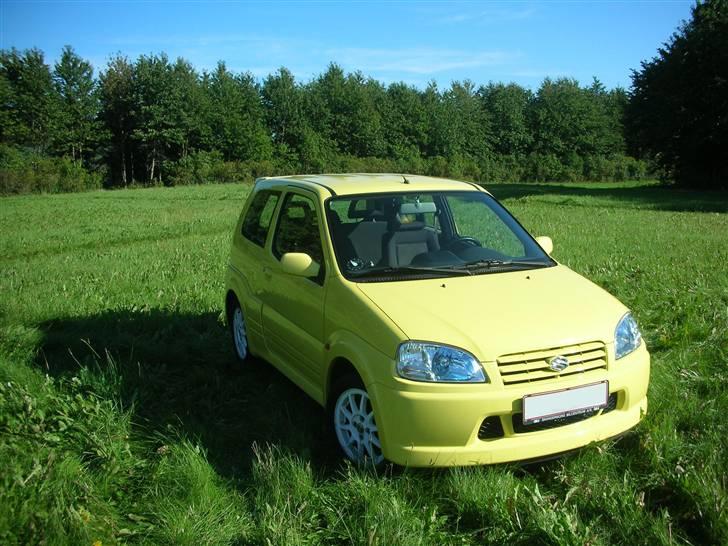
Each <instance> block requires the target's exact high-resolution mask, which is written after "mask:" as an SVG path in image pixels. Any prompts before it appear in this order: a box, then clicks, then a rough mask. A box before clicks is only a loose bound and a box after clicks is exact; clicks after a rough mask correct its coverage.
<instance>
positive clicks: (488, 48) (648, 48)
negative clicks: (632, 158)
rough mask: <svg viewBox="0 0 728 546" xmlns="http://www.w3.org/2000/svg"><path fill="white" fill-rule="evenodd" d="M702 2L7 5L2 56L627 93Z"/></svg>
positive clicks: (11, 1)
mask: <svg viewBox="0 0 728 546" xmlns="http://www.w3.org/2000/svg"><path fill="white" fill-rule="evenodd" d="M691 5H692V2H691V1H682V0H678V1H617V0H612V1H590V2H587V1H550V2H547V1H542V2H530V1H522V2H519V1H515V2H503V1H499V2H495V1H494V2H477V1H469V2H441V1H427V2H424V1H421V2H412V1H399V2H375V1H366V2H361V1H348V2H343V1H317V2H315V1H278V2H237V1H224V2H199V1H187V2H155V1H139V2H117V1H84V0H80V1H73V2H67V1H34V0H24V1H16V0H0V48H4V49H5V48H10V47H16V48H18V49H25V48H28V47H38V48H40V49H42V50H43V51H45V53H46V58H47V60H48V61H49V62H53V61H55V59H57V58H58V56H59V53H60V51H61V48H62V47H63V46H64V45H65V44H70V45H72V46H73V47H74V48H75V49H76V51H77V52H78V53H79V54H80V55H82V56H83V57H85V58H86V59H89V60H90V61H91V62H92V63H93V65H94V67H95V68H96V69H97V70H98V69H99V68H103V67H104V66H105V64H106V61H107V59H108V58H109V55H111V54H113V53H115V52H122V53H124V54H126V55H128V56H129V57H131V58H135V57H137V56H139V55H141V54H149V53H157V52H161V51H165V52H166V53H167V54H168V55H169V56H170V57H177V56H182V57H184V58H186V59H188V60H189V61H191V62H192V64H193V65H194V66H195V67H197V68H198V69H200V70H202V69H211V68H213V67H214V66H215V64H216V63H217V61H218V60H220V59H222V60H224V61H225V62H226V63H227V65H228V67H229V68H231V69H232V70H234V71H250V72H252V73H253V74H254V75H256V76H258V77H264V76H265V75H266V74H268V73H270V72H272V71H275V70H276V69H277V68H278V67H280V66H286V67H287V68H289V69H290V70H291V71H292V72H293V73H294V74H295V75H296V77H297V78H299V79H301V80H304V81H305V80H309V79H310V78H312V77H314V76H316V75H317V74H320V73H321V72H322V71H324V70H325V69H326V66H327V64H328V63H329V62H331V61H335V62H338V63H339V64H340V65H342V66H343V67H344V68H345V69H346V70H349V71H353V70H361V71H362V72H363V73H364V74H366V75H368V76H372V77H374V78H377V79H379V80H381V81H384V82H386V83H389V82H392V81H405V82H407V83H411V84H413V85H417V86H419V87H422V86H424V85H426V84H427V82H428V81H430V80H433V79H434V80H436V81H437V82H438V84H440V85H441V86H447V85H448V84H449V83H450V81H452V80H463V79H471V80H473V81H474V82H476V83H486V82H488V81H504V82H509V81H514V82H517V83H520V84H522V85H525V86H528V87H531V88H536V87H538V85H539V84H540V82H541V81H542V80H543V78H544V77H546V76H551V77H559V76H568V77H572V78H576V79H577V80H579V81H580V82H582V83H589V82H590V81H591V78H592V77H593V76H596V77H598V78H599V79H600V80H601V81H602V82H603V83H604V84H605V85H607V87H614V86H617V85H620V86H623V87H628V86H629V84H630V78H629V75H630V70H631V69H633V68H638V67H639V63H640V61H641V60H643V59H648V58H651V57H652V56H654V55H655V54H656V52H657V48H658V47H659V46H660V45H661V44H662V43H664V42H665V41H666V40H667V39H668V38H669V37H670V35H671V34H672V32H673V31H674V30H675V28H676V27H677V25H678V24H679V23H680V22H681V20H684V19H686V18H688V17H689V14H690V7H691Z"/></svg>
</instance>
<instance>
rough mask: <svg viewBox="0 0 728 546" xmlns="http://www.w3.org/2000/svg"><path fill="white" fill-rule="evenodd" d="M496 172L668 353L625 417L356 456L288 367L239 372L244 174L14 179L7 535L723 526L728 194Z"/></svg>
mask: <svg viewBox="0 0 728 546" xmlns="http://www.w3.org/2000/svg"><path fill="white" fill-rule="evenodd" d="M490 189H491V190H492V191H493V193H494V194H495V195H496V196H497V197H499V198H501V199H502V200H503V201H504V203H505V204H506V206H507V207H508V208H509V209H510V210H511V211H512V212H514V213H515V214H516V216H518V217H519V218H520V219H521V220H522V221H523V223H524V225H525V226H526V227H527V228H529V230H530V231H531V232H532V233H534V234H546V235H550V236H551V237H552V238H553V239H554V242H555V252H554V255H555V257H556V258H557V259H559V260H560V261H562V262H563V263H565V264H567V265H568V266H570V267H572V268H573V269H575V270H576V271H578V272H579V273H582V274H584V275H586V276H587V277H589V278H590V279H592V280H594V281H595V282H597V283H598V284H600V285H601V286H603V287H604V288H606V289H608V290H609V291H611V292H612V293H613V294H615V295H616V296H617V297H618V298H620V299H621V300H622V301H623V302H624V303H625V304H627V305H628V306H630V307H631V308H632V309H633V310H634V312H635V314H636V316H637V318H638V320H639V321H640V323H641V325H642V329H643V332H644V335H645V337H646V339H647V343H648V346H649V348H650V350H651V352H652V356H653V360H652V363H653V368H652V369H653V373H652V382H651V387H650V413H649V415H648V416H647V418H646V419H645V421H643V422H642V423H641V424H640V425H639V426H638V427H637V428H636V430H634V432H632V433H630V434H629V435H627V436H626V437H624V438H623V439H621V440H620V441H618V442H606V443H602V444H600V445H595V446H591V447H588V448H586V449H584V450H582V451H580V452H578V453H576V454H574V455H570V456H567V457H564V458H561V459H558V460H555V461H551V462H548V463H543V464H540V465H534V466H529V467H521V466H516V465H504V466H497V467H481V468H468V469H446V470H407V469H399V468H394V469H393V468H388V469H386V470H385V471H384V472H381V473H380V474H379V475H377V474H375V473H374V472H372V471H367V470H361V469H356V468H352V467H350V466H349V465H347V464H345V463H344V462H342V461H341V460H340V459H339V458H338V457H337V455H336V453H335V452H333V451H332V449H331V447H330V443H329V442H328V441H327V440H326V436H325V431H324V428H323V425H322V422H323V412H322V410H321V409H320V408H319V407H318V406H317V405H316V404H315V403H313V402H311V401H310V400H309V399H307V398H306V396H305V395H304V394H303V393H302V392H300V391H299V390H298V389H297V388H296V387H295V386H294V385H292V384H291V383H290V382H289V381H287V380H286V379H285V378H284V377H283V376H281V375H280V374H279V373H277V372H276V371H275V370H273V369H272V368H271V367H270V366H268V365H267V364H265V363H262V362H255V363H254V364H253V365H252V366H250V367H248V368H247V369H243V370H236V369H235V368H234V367H232V356H231V355H232V353H231V350H230V344H229V340H228V336H227V332H226V330H225V329H224V326H223V322H222V316H221V304H222V297H223V271H224V268H225V264H226V258H227V252H228V245H229V241H230V235H231V230H232V227H233V225H234V223H235V221H236V219H237V216H238V213H239V211H240V208H241V206H242V204H243V201H244V199H245V196H246V195H247V193H248V191H249V187H248V186H241V185H227V186H208V187H186V188H177V189H165V188H160V189H147V190H128V191H114V192H108V191H98V192H92V193H84V194H74V195H70V194H69V195H55V196H26V197H9V198H4V199H2V200H0V543H2V544H15V543H23V544H25V543H30V544H35V543H47V544H87V545H89V546H90V545H91V544H93V543H94V542H95V541H101V542H102V543H103V544H114V543H127V542H128V543H150V544H164V543H175V544H194V545H199V544H228V543H230V544H272V545H277V544H339V543H349V542H353V543H357V544H360V543H366V544H380V545H393V544H483V543H497V544H554V545H556V544H559V545H561V544H573V545H584V544H590V545H611V544H650V545H652V544H696V545H697V544H726V543H728V492H727V490H728V478H727V477H726V476H727V471H728V417H726V413H728V367H727V363H728V198H727V197H726V195H720V194H709V193H698V192H682V191H677V190H671V189H665V188H659V187H653V186H645V185H637V184H634V185H629V184H621V185H614V184H591V185H588V186H587V185H584V186H577V185H568V186H565V185H555V184H551V185H496V186H492V187H491V188H490Z"/></svg>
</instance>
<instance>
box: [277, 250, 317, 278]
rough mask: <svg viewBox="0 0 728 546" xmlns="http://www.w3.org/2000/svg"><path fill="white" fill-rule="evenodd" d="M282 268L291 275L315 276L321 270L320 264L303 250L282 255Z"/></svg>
mask: <svg viewBox="0 0 728 546" xmlns="http://www.w3.org/2000/svg"><path fill="white" fill-rule="evenodd" d="M281 269H283V272H284V273H287V274H289V275H296V276H298V277H315V276H316V275H318V272H319V264H317V263H316V262H314V261H313V258H311V256H309V255H308V254H305V253H303V252H286V253H285V254H284V255H283V256H281Z"/></svg>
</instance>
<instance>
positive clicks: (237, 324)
mask: <svg viewBox="0 0 728 546" xmlns="http://www.w3.org/2000/svg"><path fill="white" fill-rule="evenodd" d="M233 340H234V341H235V352H236V353H237V354H238V358H239V359H240V360H245V358H246V357H247V356H248V336H247V332H246V331H245V319H244V318H243V311H242V310H241V309H240V306H238V307H235V311H233Z"/></svg>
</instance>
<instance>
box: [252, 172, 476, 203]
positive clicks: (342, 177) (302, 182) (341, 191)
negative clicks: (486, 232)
mask: <svg viewBox="0 0 728 546" xmlns="http://www.w3.org/2000/svg"><path fill="white" fill-rule="evenodd" d="M256 184H257V185H259V186H261V187H266V188H274V187H281V186H298V187H301V186H303V187H307V188H309V189H311V190H313V191H315V192H316V193H319V194H321V196H322V197H324V198H326V197H330V196H332V195H334V196H340V195H358V194H367V193H397V192H409V191H458V190H459V191H485V190H483V189H482V188H481V187H480V186H478V185H477V184H475V183H474V182H462V181H459V180H450V179H448V178H437V177H433V176H421V175H415V174H367V173H346V174H297V175H292V176H276V177H264V178H259V179H258V180H256Z"/></svg>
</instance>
